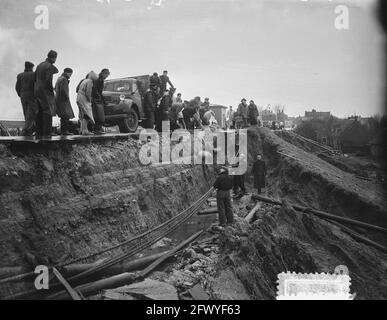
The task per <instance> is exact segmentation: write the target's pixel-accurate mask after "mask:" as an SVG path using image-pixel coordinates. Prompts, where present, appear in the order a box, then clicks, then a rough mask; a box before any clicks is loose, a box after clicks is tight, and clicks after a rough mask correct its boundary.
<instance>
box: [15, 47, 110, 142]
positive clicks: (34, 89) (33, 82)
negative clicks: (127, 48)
mask: <svg viewBox="0 0 387 320" xmlns="http://www.w3.org/2000/svg"><path fill="white" fill-rule="evenodd" d="M57 57H58V53H57V52H56V51H53V50H51V51H50V52H49V53H48V55H47V59H46V60H45V61H43V62H42V63H40V64H39V65H38V66H37V67H36V70H35V71H34V64H33V63H32V62H29V61H27V62H25V70H24V72H23V73H20V74H19V75H18V76H17V81H16V87H15V88H16V92H17V94H18V96H19V97H20V99H21V103H22V107H23V113H24V118H25V126H24V130H23V135H25V136H32V135H33V134H34V133H36V136H40V137H42V136H51V135H53V132H52V118H53V117H54V116H56V115H57V116H58V117H59V118H60V119H61V134H62V135H70V134H72V133H71V132H70V126H71V122H70V119H73V118H74V117H75V116H74V111H73V108H72V106H71V103H70V94H69V83H70V78H71V76H72V75H73V70H72V69H71V68H65V69H64V70H63V73H62V75H61V76H60V77H59V78H58V79H57V81H56V84H55V86H54V85H53V76H54V75H55V74H57V73H58V72H59V70H58V69H57V68H56V66H55V62H56V60H57ZM109 75H110V72H109V70H108V69H103V70H102V71H101V73H100V74H99V77H98V79H97V80H95V81H94V85H93V93H92V105H93V114H94V118H95V125H94V128H93V130H94V133H97V134H101V133H103V130H102V125H103V123H104V121H105V114H104V105H105V101H104V98H103V94H102V92H103V88H104V81H105V79H106V78H107V77H108V76H109Z"/></svg>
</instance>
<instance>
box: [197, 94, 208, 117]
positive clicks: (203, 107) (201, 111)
mask: <svg viewBox="0 0 387 320" xmlns="http://www.w3.org/2000/svg"><path fill="white" fill-rule="evenodd" d="M209 110H210V98H205V100H204V102H203V103H202V104H201V105H200V108H199V115H200V119H203V116H204V114H205V113H206V112H207V111H209Z"/></svg>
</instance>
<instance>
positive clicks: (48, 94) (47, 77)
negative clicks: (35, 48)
mask: <svg viewBox="0 0 387 320" xmlns="http://www.w3.org/2000/svg"><path fill="white" fill-rule="evenodd" d="M57 57H58V53H57V52H55V51H53V50H51V51H50V52H49V53H48V55H47V59H46V61H44V62H42V63H41V64H39V65H38V67H37V68H36V71H35V89H34V92H35V97H36V100H37V102H38V107H39V112H38V116H37V121H36V126H37V128H36V134H37V136H51V135H52V117H54V116H55V115H56V110H55V109H56V108H55V94H54V87H53V85H52V80H53V76H54V74H57V73H58V72H59V71H58V69H57V68H56V67H55V66H54V63H55V62H56V59H57Z"/></svg>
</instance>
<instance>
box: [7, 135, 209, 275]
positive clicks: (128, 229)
mask: <svg viewBox="0 0 387 320" xmlns="http://www.w3.org/2000/svg"><path fill="white" fill-rule="evenodd" d="M139 148H140V144H139V142H138V141H135V140H127V141H121V142H117V141H110V142H109V141H106V142H101V143H98V144H75V145H69V144H59V143H58V144H52V143H50V144H49V145H46V146H39V145H38V146H28V147H27V146H23V147H22V148H11V149H10V148H6V147H4V146H0V257H1V259H0V268H5V267H20V266H25V267H26V269H29V270H31V268H30V266H32V265H36V264H39V263H44V264H54V263H58V262H63V261H68V260H70V259H73V258H78V257H82V256H85V255H88V254H90V253H94V252H97V251H99V250H100V249H104V248H107V247H110V246H112V245H115V244H117V243H119V242H122V241H124V240H126V239H128V238H130V237H132V236H133V235H136V234H139V233H142V232H144V231H146V230H148V229H149V228H152V227H155V226H157V225H159V224H161V223H162V222H164V221H166V220H168V219H170V218H171V217H172V216H174V215H176V214H177V213H179V212H181V211H182V210H183V209H184V208H187V207H188V206H189V205H190V204H192V203H193V202H195V201H196V200H197V199H198V198H200V196H201V195H203V194H204V193H205V192H206V191H208V189H209V188H210V184H211V178H212V177H211V175H212V173H211V171H206V172H205V173H204V172H203V169H202V166H195V167H194V166H190V165H185V166H183V165H179V166H177V165H157V166H153V165H152V166H147V167H144V166H142V165H141V164H140V163H139V160H138V152H139ZM209 170H211V169H209ZM119 252H120V250H118V251H117V250H116V251H115V252H114V254H117V253H119Z"/></svg>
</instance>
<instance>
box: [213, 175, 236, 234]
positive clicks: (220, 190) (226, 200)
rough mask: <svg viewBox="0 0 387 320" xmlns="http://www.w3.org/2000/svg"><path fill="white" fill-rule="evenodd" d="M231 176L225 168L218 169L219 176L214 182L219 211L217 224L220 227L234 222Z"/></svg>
mask: <svg viewBox="0 0 387 320" xmlns="http://www.w3.org/2000/svg"><path fill="white" fill-rule="evenodd" d="M232 187H233V182H232V178H231V177H230V176H229V175H228V171H227V169H226V168H222V169H220V172H219V176H218V178H217V179H216V181H215V183H214V188H215V189H216V192H217V194H216V200H217V206H218V213H219V226H220V228H221V229H222V228H223V227H224V226H226V224H233V223H234V214H233V210H232V205H231V189H232Z"/></svg>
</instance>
